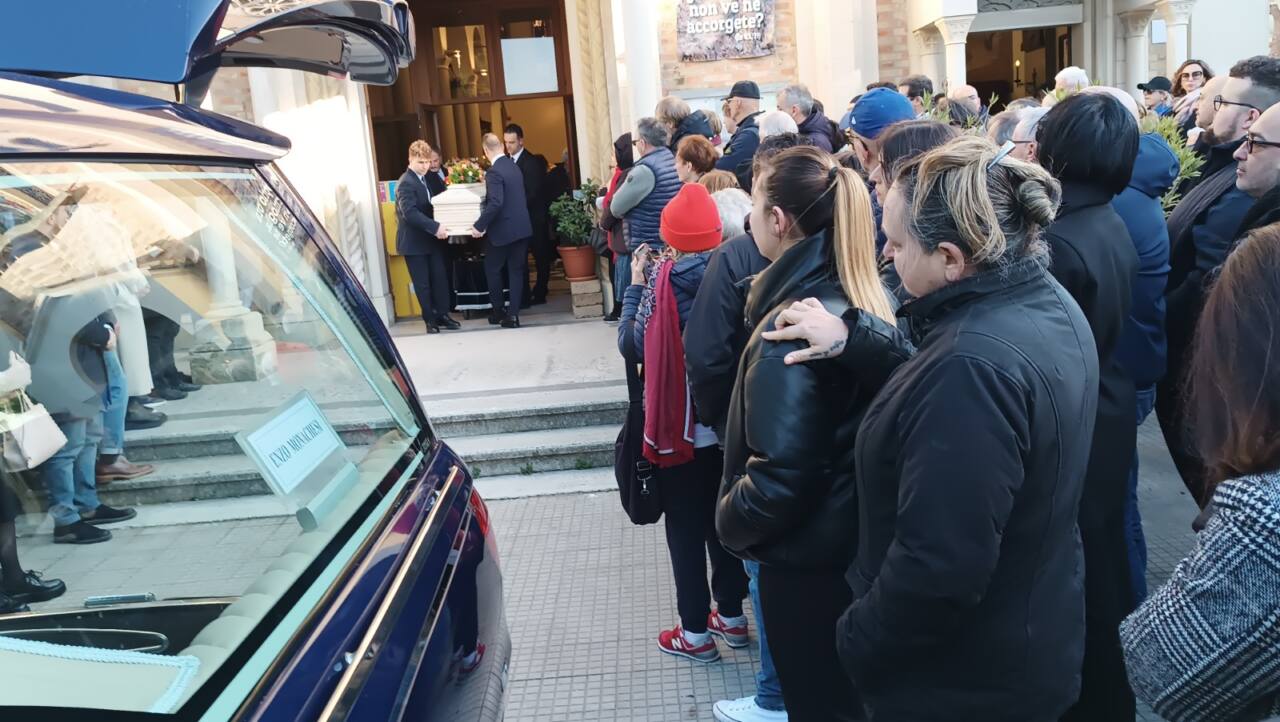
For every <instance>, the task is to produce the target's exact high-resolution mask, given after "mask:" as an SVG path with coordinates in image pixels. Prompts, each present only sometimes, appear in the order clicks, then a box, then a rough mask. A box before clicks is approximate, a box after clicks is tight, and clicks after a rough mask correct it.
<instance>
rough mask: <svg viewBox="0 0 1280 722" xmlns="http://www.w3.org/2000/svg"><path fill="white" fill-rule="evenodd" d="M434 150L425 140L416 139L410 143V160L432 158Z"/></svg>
mask: <svg viewBox="0 0 1280 722" xmlns="http://www.w3.org/2000/svg"><path fill="white" fill-rule="evenodd" d="M434 152H435V151H433V150H431V146H430V145H429V144H428V143H427V141H425V140H415V141H413V142H412V143H410V144H409V160H415V159H416V160H431V154H432V153H434Z"/></svg>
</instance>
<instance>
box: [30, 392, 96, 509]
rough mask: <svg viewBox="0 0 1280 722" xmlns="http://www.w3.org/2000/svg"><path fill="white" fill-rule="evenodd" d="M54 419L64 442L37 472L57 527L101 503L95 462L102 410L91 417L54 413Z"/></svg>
mask: <svg viewBox="0 0 1280 722" xmlns="http://www.w3.org/2000/svg"><path fill="white" fill-rule="evenodd" d="M53 420H54V422H56V423H57V424H58V428H59V429H62V434H63V435H64V436H66V437H67V443H66V444H65V445H64V446H63V447H62V448H61V449H59V450H58V453H56V454H54V455H53V456H52V457H51V458H50V459H49V460H48V461H46V462H44V463H43V464H41V465H40V475H41V477H42V478H43V480H44V486H45V489H46V490H47V492H48V494H49V515H50V516H52V517H53V521H54V523H55V524H57V525H58V526H69V525H71V524H74V523H76V522H78V521H80V512H88V511H93V510H94V509H97V508H98V506H99V505H100V504H101V502H99V501H98V488H97V480H96V477H95V474H94V465H95V464H96V462H97V460H98V444H99V442H101V441H102V412H98V414H96V415H95V416H94V417H93V418H91V419H78V418H74V417H71V416H66V415H63V414H54V416H53Z"/></svg>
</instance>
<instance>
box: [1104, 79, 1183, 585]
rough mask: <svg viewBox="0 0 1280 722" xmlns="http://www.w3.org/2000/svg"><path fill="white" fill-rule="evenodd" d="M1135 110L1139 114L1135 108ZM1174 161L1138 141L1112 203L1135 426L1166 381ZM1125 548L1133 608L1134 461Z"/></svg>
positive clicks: (1139, 557) (1142, 561)
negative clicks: (1125, 297) (1122, 230)
mask: <svg viewBox="0 0 1280 722" xmlns="http://www.w3.org/2000/svg"><path fill="white" fill-rule="evenodd" d="M1133 110H1134V111H1135V112H1136V111H1137V105H1136V103H1135V104H1134V107H1133ZM1178 169H1179V164H1178V157H1177V156H1176V155H1174V152H1173V149H1171V148H1170V147H1169V144H1168V143H1165V142H1164V139H1162V138H1161V137H1160V136H1159V135H1158V134H1156V133H1149V134H1147V135H1144V136H1142V138H1141V139H1140V140H1139V141H1138V158H1137V160H1136V161H1135V162H1134V164H1133V177H1132V178H1131V179H1130V180H1129V186H1128V187H1127V188H1125V189H1124V191H1122V192H1121V193H1120V195H1118V196H1116V197H1115V199H1114V200H1112V201H1111V207H1112V208H1114V209H1115V211H1116V213H1118V214H1120V219H1121V220H1123V221H1124V225H1125V227H1126V228H1127V229H1128V230H1129V238H1130V239H1131V240H1132V241H1133V246H1134V250H1135V251H1137V252H1138V275H1137V276H1136V277H1135V278H1134V279H1133V288H1132V292H1131V295H1132V298H1133V305H1132V306H1131V307H1130V310H1129V318H1128V320H1127V321H1125V325H1124V330H1123V331H1122V332H1121V334H1120V341H1119V344H1118V345H1117V346H1116V357H1117V358H1118V359H1119V360H1120V364H1121V366H1123V367H1124V369H1125V371H1126V372H1127V373H1128V374H1129V377H1130V378H1132V379H1133V385H1134V388H1135V389H1136V390H1137V400H1138V406H1137V409H1136V416H1135V421H1136V422H1137V424H1138V425H1139V426H1141V425H1142V422H1143V421H1145V420H1146V418H1147V416H1148V415H1150V413H1151V409H1152V408H1153V407H1154V405H1155V400H1156V382H1157V381H1159V380H1160V378H1161V377H1162V376H1164V367H1165V354H1166V345H1165V343H1166V342H1165V331H1164V312H1165V306H1164V287H1165V284H1166V282H1167V281H1168V279H1169V229H1168V226H1166V225H1165V218H1164V207H1163V205H1162V203H1161V200H1162V199H1163V198H1164V194H1165V193H1167V192H1169V189H1170V188H1172V187H1173V183H1174V181H1175V180H1177V178H1178ZM1124 511H1125V514H1124V516H1125V532H1126V534H1125V542H1126V544H1127V547H1128V551H1129V572H1130V573H1129V582H1130V588H1131V590H1132V592H1133V598H1134V603H1135V604H1136V603H1138V602H1141V601H1142V600H1143V599H1145V598H1146V596H1147V581H1146V569H1147V545H1146V540H1145V537H1144V535H1143V533H1142V517H1141V516H1140V515H1139V513H1138V455H1137V453H1136V452H1135V453H1134V457H1133V466H1132V467H1130V470H1129V497H1128V499H1127V500H1126V503H1125V509H1124Z"/></svg>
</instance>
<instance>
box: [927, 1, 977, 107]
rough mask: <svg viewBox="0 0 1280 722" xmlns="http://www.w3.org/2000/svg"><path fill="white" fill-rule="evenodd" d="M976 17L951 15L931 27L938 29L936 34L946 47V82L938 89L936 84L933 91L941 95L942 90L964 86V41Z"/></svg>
mask: <svg viewBox="0 0 1280 722" xmlns="http://www.w3.org/2000/svg"><path fill="white" fill-rule="evenodd" d="M975 17H977V16H976V15H952V16H950V17H945V18H942V19H941V20H938V21H937V22H935V23H934V24H933V25H934V27H936V28H938V32H939V33H940V34H941V35H942V42H943V43H944V44H945V45H946V58H947V70H946V82H945V83H944V84H943V85H942V86H941V87H940V86H938V85H937V84H936V83H937V81H936V79H935V87H934V90H935V91H936V92H937V93H938V94H939V95H942V94H943V92H945V91H944V88H945V89H946V90H950V89H951V88H958V87H960V86H961V85H964V84H965V81H966V80H967V76H968V69H967V64H968V61H967V60H966V59H965V53H964V49H965V41H966V40H968V39H969V26H970V25H972V24H973V19H974V18H975Z"/></svg>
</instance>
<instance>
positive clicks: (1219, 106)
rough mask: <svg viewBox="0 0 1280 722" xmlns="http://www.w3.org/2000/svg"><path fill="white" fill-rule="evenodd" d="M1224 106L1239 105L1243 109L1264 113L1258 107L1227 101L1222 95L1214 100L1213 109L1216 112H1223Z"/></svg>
mask: <svg viewBox="0 0 1280 722" xmlns="http://www.w3.org/2000/svg"><path fill="white" fill-rule="evenodd" d="M1224 105H1239V106H1241V107H1243V108H1250V109H1252V110H1257V111H1258V112H1259V113H1261V112H1262V111H1261V110H1260V109H1259V108H1258V106H1256V105H1249V104H1248V103H1237V102H1235V101H1234V100H1225V99H1223V97H1222V96H1221V95H1219V96H1218V97H1216V98H1214V99H1213V109H1214V110H1215V111H1218V110H1222V106H1224Z"/></svg>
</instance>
